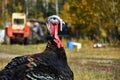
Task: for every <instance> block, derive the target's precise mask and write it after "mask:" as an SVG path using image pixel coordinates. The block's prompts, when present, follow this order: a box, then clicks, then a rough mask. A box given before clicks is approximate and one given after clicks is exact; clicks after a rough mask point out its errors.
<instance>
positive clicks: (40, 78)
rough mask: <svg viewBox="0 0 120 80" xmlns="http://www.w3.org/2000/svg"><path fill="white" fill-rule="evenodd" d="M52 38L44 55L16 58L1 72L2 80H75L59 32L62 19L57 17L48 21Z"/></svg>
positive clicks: (51, 17) (0, 78)
mask: <svg viewBox="0 0 120 80" xmlns="http://www.w3.org/2000/svg"><path fill="white" fill-rule="evenodd" d="M47 28H48V31H49V33H50V36H51V37H50V38H49V41H48V43H47V46H46V49H45V50H44V51H43V52H42V53H36V54H33V55H26V56H20V57H15V58H14V59H12V61H11V62H10V63H8V64H7V65H6V66H5V68H4V69H3V70H1V71H0V80H74V76H73V72H72V71H71V69H70V67H69V66H68V63H67V57H66V53H65V50H64V48H63V45H62V43H61V41H60V39H59V36H58V32H59V31H62V19H61V18H60V17H58V16H56V15H53V16H50V17H49V18H48V20H47Z"/></svg>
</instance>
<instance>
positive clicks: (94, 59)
mask: <svg viewBox="0 0 120 80" xmlns="http://www.w3.org/2000/svg"><path fill="white" fill-rule="evenodd" d="M45 45H46V44H38V45H29V46H23V45H12V46H10V45H2V46H0V54H3V53H7V54H14V55H15V54H17V55H27V54H33V53H38V52H42V51H43V50H44V49H45ZM65 50H66V53H67V57H68V62H69V65H70V67H71V69H72V70H73V72H74V76H75V80H120V67H119V66H120V48H107V47H106V48H96V49H94V48H82V49H80V50H79V51H76V49H72V50H69V49H67V48H66V47H65ZM9 61H10V58H0V69H2V68H3V67H4V66H5V65H6V64H7V63H8V62H9Z"/></svg>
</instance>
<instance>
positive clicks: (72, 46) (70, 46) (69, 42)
mask: <svg viewBox="0 0 120 80" xmlns="http://www.w3.org/2000/svg"><path fill="white" fill-rule="evenodd" d="M67 47H68V49H73V48H74V45H73V42H71V41H68V43H67Z"/></svg>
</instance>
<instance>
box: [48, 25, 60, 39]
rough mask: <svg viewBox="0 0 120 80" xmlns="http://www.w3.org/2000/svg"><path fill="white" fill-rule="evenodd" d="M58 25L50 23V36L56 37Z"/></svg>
mask: <svg viewBox="0 0 120 80" xmlns="http://www.w3.org/2000/svg"><path fill="white" fill-rule="evenodd" d="M58 28H59V23H50V34H51V36H53V37H55V36H56V35H58V30H59V29H58Z"/></svg>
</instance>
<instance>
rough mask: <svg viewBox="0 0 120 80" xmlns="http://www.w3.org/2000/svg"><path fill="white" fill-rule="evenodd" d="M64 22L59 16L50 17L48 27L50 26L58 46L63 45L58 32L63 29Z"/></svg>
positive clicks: (49, 28)
mask: <svg viewBox="0 0 120 80" xmlns="http://www.w3.org/2000/svg"><path fill="white" fill-rule="evenodd" d="M62 24H63V21H62V19H61V18H60V17H59V16H57V15H52V16H50V17H48V20H47V28H48V31H49V33H50V35H51V36H52V37H53V39H54V42H55V43H56V44H57V47H58V48H61V47H63V45H62V43H61V41H60V38H59V36H58V32H59V31H62Z"/></svg>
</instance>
